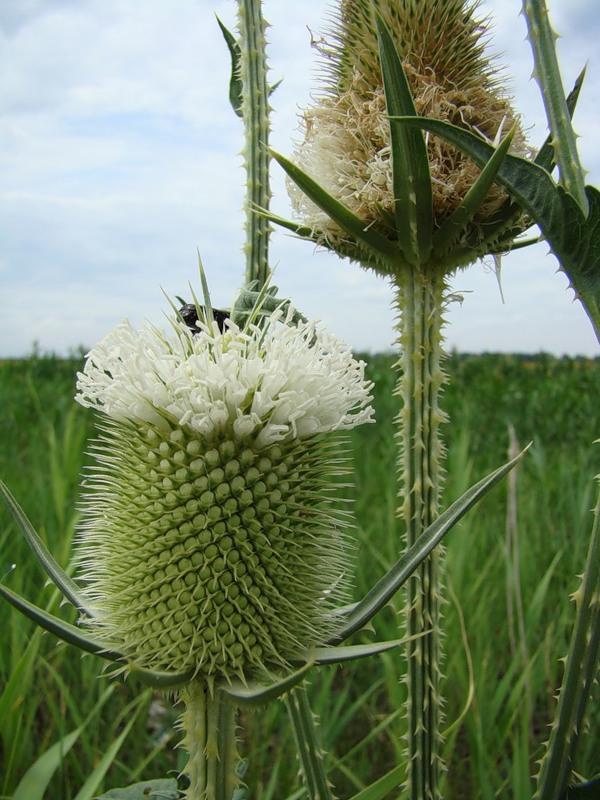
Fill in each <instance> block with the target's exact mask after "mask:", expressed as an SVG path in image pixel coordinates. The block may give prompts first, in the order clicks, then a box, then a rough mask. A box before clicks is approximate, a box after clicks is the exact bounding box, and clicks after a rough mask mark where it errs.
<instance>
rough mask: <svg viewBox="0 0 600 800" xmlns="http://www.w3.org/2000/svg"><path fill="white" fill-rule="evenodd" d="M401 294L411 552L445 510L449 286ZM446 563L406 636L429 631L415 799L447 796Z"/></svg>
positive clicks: (415, 720) (404, 480) (419, 684)
mask: <svg viewBox="0 0 600 800" xmlns="http://www.w3.org/2000/svg"><path fill="white" fill-rule="evenodd" d="M396 289H397V300H396V303H397V308H398V309H399V312H400V319H399V326H398V330H399V346H400V353H401V355H400V361H399V369H400V377H399V384H398V389H397V392H398V394H399V395H400V396H401V398H402V409H401V411H400V417H399V434H398V435H399V439H400V456H399V459H400V460H399V472H400V475H399V477H400V481H401V498H402V504H401V506H400V515H401V517H402V519H403V520H404V525H405V528H406V546H407V548H408V547H410V546H411V545H412V544H414V542H415V541H416V540H417V539H418V538H419V536H420V535H421V534H422V533H423V531H424V530H425V529H426V528H427V527H428V526H429V525H431V523H432V522H433V521H434V520H435V519H436V517H437V516H438V509H439V499H440V492H441V486H442V480H443V468H442V461H443V456H444V448H443V445H442V442H441V439H440V433H439V428H440V425H441V423H442V422H444V420H445V416H444V414H443V412H442V411H441V410H440V406H439V395H440V390H441V387H442V385H443V383H444V380H445V376H444V372H443V370H442V368H441V361H442V356H443V351H442V335H441V330H442V324H443V315H442V309H443V304H444V294H445V290H446V281H445V279H444V278H443V276H442V275H441V274H439V275H436V274H433V275H431V274H428V275H427V276H426V275H424V274H423V273H422V272H421V271H420V270H419V268H418V267H415V268H412V269H410V270H408V269H407V270H405V271H402V272H400V273H399V275H398V277H397V278H396ZM441 561H442V552H441V549H440V547H439V546H438V547H437V548H435V549H434V550H433V551H432V553H431V554H430V555H429V557H428V558H427V559H426V560H425V561H424V562H423V563H422V564H421V566H420V568H419V570H418V571H417V572H416V573H415V576H414V577H413V578H412V579H411V580H410V581H409V582H408V584H407V590H406V612H405V615H406V626H407V631H406V632H407V635H408V636H418V635H419V634H422V633H423V632H424V631H430V633H428V634H426V635H424V636H421V637H420V638H417V639H415V640H414V641H413V642H411V644H410V646H409V649H408V653H407V657H408V667H407V676H406V682H407V687H408V709H407V717H408V719H407V724H408V730H407V756H408V774H407V784H406V795H407V797H409V798H411V800H438V798H440V797H441V794H440V788H439V785H440V778H441V774H442V772H443V765H442V760H441V754H440V745H441V734H440V731H441V729H442V711H441V704H442V698H441V694H440V682H441V667H440V660H441V626H440V584H441Z"/></svg>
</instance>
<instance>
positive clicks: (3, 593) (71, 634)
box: [0, 583, 126, 661]
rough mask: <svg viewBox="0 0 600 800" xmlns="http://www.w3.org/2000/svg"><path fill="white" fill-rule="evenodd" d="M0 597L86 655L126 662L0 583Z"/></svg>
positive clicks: (121, 655)
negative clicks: (90, 654)
mask: <svg viewBox="0 0 600 800" xmlns="http://www.w3.org/2000/svg"><path fill="white" fill-rule="evenodd" d="M0 597H4V599H5V600H8V602H9V603H11V605H13V606H14V607H15V608H17V609H18V610H19V611H21V613H23V614H25V616H26V617H29V619H32V620H33V621H34V622H35V623H37V624H38V625H40V626H41V627H42V628H44V630H47V631H49V632H50V633H52V634H54V636H56V637H58V638H59V639H62V641H63V642H67V644H74V645H75V647H79V649H80V650H83V651H84V652H86V653H92V654H93V655H97V656H102V658H106V659H108V660H109V661H126V656H124V655H123V653H120V652H118V651H117V650H116V649H111V648H109V647H108V646H107V645H106V643H101V642H99V641H98V640H97V639H94V638H92V637H91V636H86V635H85V634H84V633H83V632H82V631H81V629H80V628H78V627H76V626H75V625H71V624H70V623H69V622H64V621H63V620H62V619H59V618H58V617H55V616H54V615H53V614H49V613H48V612H47V611H44V610H43V609H42V608H39V607H38V606H36V605H34V604H33V603H30V602H29V600H25V598H24V597H21V596H20V595H18V594H16V593H15V592H13V591H12V590H11V589H9V588H8V587H7V586H3V585H2V584H1V583H0Z"/></svg>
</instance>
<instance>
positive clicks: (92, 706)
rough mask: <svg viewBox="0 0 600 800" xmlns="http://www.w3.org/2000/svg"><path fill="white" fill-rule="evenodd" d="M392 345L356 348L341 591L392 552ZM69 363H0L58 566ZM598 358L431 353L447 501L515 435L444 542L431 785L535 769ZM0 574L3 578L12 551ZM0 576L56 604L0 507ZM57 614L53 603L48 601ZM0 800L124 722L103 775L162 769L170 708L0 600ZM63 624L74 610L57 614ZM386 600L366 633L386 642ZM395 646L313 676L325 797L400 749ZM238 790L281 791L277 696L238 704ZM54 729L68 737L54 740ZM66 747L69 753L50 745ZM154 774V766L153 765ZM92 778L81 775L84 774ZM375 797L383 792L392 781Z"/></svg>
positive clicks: (577, 553) (562, 626) (156, 773)
mask: <svg viewBox="0 0 600 800" xmlns="http://www.w3.org/2000/svg"><path fill="white" fill-rule="evenodd" d="M392 363H393V362H392V359H391V357H387V356H378V357H374V358H370V359H369V373H370V376H371V378H372V379H373V380H374V381H375V384H376V390H375V405H376V410H377V419H378V423H377V425H376V426H364V427H363V428H361V429H358V430H356V431H355V432H354V434H353V444H354V447H355V453H356V467H355V470H356V485H357V491H356V504H355V509H356V514H357V517H358V527H357V531H356V536H357V576H356V596H357V597H358V596H360V594H361V593H364V592H365V591H366V590H367V588H369V586H370V585H371V584H372V583H373V582H374V581H375V580H376V579H377V578H378V577H380V575H381V574H382V573H383V571H384V570H385V569H386V567H387V566H389V565H390V564H391V563H392V562H393V561H394V560H395V559H396V558H397V557H398V554H399V551H400V535H401V531H400V529H399V528H400V526H399V523H398V522H397V520H396V518H395V508H396V502H397V501H396V484H395V462H396V448H395V441H394V427H393V419H394V416H395V414H396V413H397V411H398V400H397V398H395V397H394V396H393V389H394V385H395V377H394V375H393V373H392V371H391V365H392ZM78 367H79V364H78V362H77V360H75V359H71V360H60V359H56V358H53V357H32V358H30V359H26V360H22V361H4V362H2V363H0V407H1V408H2V431H3V434H2V440H1V442H0V477H2V478H3V479H4V480H5V481H6V483H7V484H8V485H9V487H10V488H11V490H12V491H13V493H14V494H15V496H16V497H17V499H18V500H19V502H20V503H21V504H22V506H23V508H24V509H25V510H26V512H27V513H28V515H29V517H30V519H31V521H32V522H33V524H34V526H35V527H36V529H37V530H38V531H39V533H40V534H41V536H42V537H43V538H44V540H45V541H46V542H47V543H48V545H49V547H50V548H51V549H52V551H53V553H54V554H55V555H56V557H57V558H58V560H59V561H60V563H61V564H62V565H63V566H65V567H67V566H68V564H69V559H70V553H71V543H72V536H73V530H74V526H75V524H76V521H77V510H76V499H77V493H78V484H79V479H80V478H79V476H80V473H81V469H82V467H83V465H84V464H85V462H86V456H85V443H86V441H87V440H88V439H89V438H90V437H91V436H93V432H94V429H93V419H92V416H91V415H90V414H89V413H88V412H86V411H85V410H84V409H82V408H80V407H79V406H77V405H76V404H75V403H74V402H73V400H72V397H73V393H74V380H75V372H76V370H77V368H78ZM599 367H600V363H599V362H598V361H589V360H578V359H559V360H557V359H553V358H550V357H546V356H536V357H520V356H519V357H516V356H494V355H484V356H473V357H466V356H462V357H461V356H458V355H452V356H450V357H449V358H448V360H447V371H448V373H449V377H450V381H449V384H448V386H447V387H446V390H445V398H444V399H445V408H446V410H447V412H448V414H449V417H450V421H449V423H448V424H447V425H446V426H445V431H444V433H445V436H446V441H447V445H448V456H447V468H448V474H447V481H446V487H445V500H444V502H445V504H448V503H450V502H451V501H452V500H454V499H456V498H457V497H458V496H459V495H460V494H461V493H462V492H463V491H464V490H465V489H466V488H467V487H468V486H469V485H470V484H471V483H473V482H475V481H476V480H477V479H478V478H480V477H482V476H483V475H484V474H486V473H488V472H490V471H491V470H492V469H494V468H495V467H497V466H499V465H500V464H501V463H503V462H504V461H506V460H507V457H508V452H509V445H510V441H511V440H510V435H509V431H510V430H512V431H513V434H512V435H513V437H514V439H515V440H516V441H517V442H518V444H519V446H524V445H525V444H527V443H528V442H529V441H533V445H532V447H531V450H530V452H529V454H528V455H527V457H526V459H525V461H524V462H523V463H522V465H521V466H520V467H519V469H518V471H517V473H516V474H513V476H512V477H511V479H510V480H509V481H506V482H505V483H504V484H502V485H501V486H500V487H498V488H496V489H494V490H493V492H492V494H491V495H490V496H488V497H486V498H485V499H484V500H483V501H482V503H481V504H480V505H479V506H478V507H477V509H475V510H474V511H473V512H471V513H470V515H468V516H467V517H466V518H465V519H464V520H463V522H462V523H461V524H460V526H459V527H457V529H455V530H454V531H452V532H451V533H450V534H449V536H448V537H447V540H446V541H447V559H446V562H447V570H446V583H447V585H448V587H449V589H451V592H448V596H449V602H448V604H447V605H446V607H445V634H446V636H445V647H446V659H445V673H446V675H447V680H446V686H445V694H446V697H447V705H446V720H447V726H448V735H447V739H446V743H447V744H446V758H447V761H448V764H449V771H448V777H447V787H446V790H445V795H444V796H445V797H446V798H447V799H448V800H452V799H453V798H456V799H457V800H458V798H484V799H485V798H495V797H500V798H503V797H517V798H527V797H528V796H530V794H531V781H530V777H531V774H532V773H533V772H534V771H535V765H534V762H535V760H536V759H537V758H539V756H540V754H541V746H542V742H543V740H544V738H545V736H546V731H547V725H548V722H549V720H550V719H551V717H552V714H553V709H554V700H553V695H554V693H555V691H556V688H557V686H558V685H559V682H560V675H561V665H560V662H559V658H561V657H562V656H563V655H565V653H566V650H567V643H568V637H569V632H570V627H571V624H572V620H573V614H574V609H573V604H572V603H570V602H569V595H570V593H572V592H573V591H574V590H575V589H576V588H577V586H578V581H577V578H576V575H577V574H578V573H580V572H581V570H582V567H583V563H584V559H585V553H586V549H587V543H588V537H589V531H590V528H591V521H592V518H591V513H590V509H591V508H592V506H593V503H594V483H593V476H594V475H595V474H596V473H598V472H599V471H600V470H599V468H598V467H599V459H598V452H597V447H595V446H594V445H593V442H594V440H595V439H596V438H597V437H598V412H597V406H598V401H597V398H598V396H599V395H600V369H599ZM13 563H14V564H16V565H17V566H16V569H15V570H14V571H12V572H11V573H10V574H8V573H9V569H10V565H11V564H13ZM0 575H2V576H3V579H4V580H5V581H6V583H7V585H9V586H10V587H11V588H13V589H15V590H16V591H19V592H21V593H22V594H24V595H25V596H27V597H28V598H29V599H31V600H33V601H35V602H37V603H38V604H40V605H43V606H44V607H47V608H51V609H53V610H54V611H55V612H56V611H58V598H57V597H56V592H55V591H54V590H53V589H52V588H51V587H46V586H45V579H44V576H43V575H42V574H41V571H40V569H39V568H38V566H37V565H36V564H35V563H33V562H32V559H31V557H30V555H29V553H28V550H27V547H26V546H25V544H24V542H23V541H22V540H21V537H20V534H19V532H18V531H17V529H16V527H15V526H14V525H13V523H12V522H11V520H10V518H9V515H8V513H7V512H6V511H4V510H0ZM61 613H62V614H69V611H68V610H67V607H63V608H62V610H61ZM0 615H1V616H0V621H1V625H0V798H9V797H11V796H12V795H13V793H14V792H15V790H16V787H17V786H18V784H19V782H20V781H21V779H22V778H23V776H24V774H25V773H26V771H27V769H28V767H30V766H31V764H32V763H33V762H35V761H36V759H38V758H39V757H40V756H41V755H42V754H44V753H46V752H47V751H48V750H49V749H50V748H51V747H52V745H54V744H55V743H57V742H59V741H60V740H61V739H63V740H64V741H67V737H68V736H69V734H71V733H72V732H73V731H75V730H77V729H80V731H79V733H78V735H77V737H76V738H74V741H73V744H72V747H71V749H70V750H69V751H68V752H67V753H65V755H64V758H62V757H61V758H58V760H57V768H56V771H55V772H54V773H53V776H52V777H51V778H50V782H49V785H48V790H47V792H46V794H44V795H43V796H44V797H46V798H50V800H54V798H56V800H70V799H71V798H75V797H76V795H77V793H78V792H79V790H80V789H81V787H82V786H83V785H84V783H85V781H86V779H87V778H88V776H89V775H90V774H91V773H92V772H93V771H94V770H95V769H97V768H99V765H100V763H101V759H102V757H103V756H104V755H105V754H106V753H108V752H109V748H110V746H111V744H113V743H116V744H115V749H116V746H117V745H118V738H119V736H120V734H121V733H122V732H123V731H124V729H125V727H126V726H127V724H128V722H129V721H130V720H131V719H132V718H135V719H134V720H133V727H132V730H131V733H130V734H129V735H128V736H127V738H126V740H125V742H124V744H123V745H122V747H120V749H119V750H118V752H117V753H116V755H114V757H112V758H111V766H110V768H109V770H108V773H107V775H106V777H105V778H104V779H103V782H102V778H101V776H100V777H99V778H98V782H99V786H98V791H100V789H101V788H102V786H104V787H105V788H110V787H114V786H120V785H126V784H129V783H133V782H135V781H137V780H142V779H145V778H150V777H162V776H167V774H169V771H173V770H175V771H176V770H177V767H178V764H177V758H178V754H177V753H173V750H172V747H173V744H174V743H175V742H176V741H177V734H176V733H175V732H174V730H173V721H174V719H175V716H176V714H175V713H174V712H173V711H172V710H170V709H169V707H168V704H165V703H163V702H162V701H161V700H160V698H158V697H156V696H154V695H152V693H151V692H149V691H146V692H145V693H144V695H143V697H142V700H141V705H140V707H139V708H137V707H136V708H133V707H130V706H129V704H131V703H133V702H134V700H135V699H136V697H137V696H138V694H139V692H140V689H139V686H137V685H136V684H135V683H134V681H132V680H128V681H126V682H122V681H120V680H119V681H115V682H112V685H113V686H114V688H113V690H112V691H111V692H110V693H109V696H106V690H107V687H108V686H109V685H111V682H110V681H109V680H108V679H107V678H106V676H103V674H102V669H101V665H100V664H99V663H98V662H97V661H96V660H95V659H92V658H89V657H87V658H83V659H82V658H81V657H80V655H79V653H78V652H75V651H74V650H73V649H71V648H68V647H66V646H64V645H60V644H57V643H56V641H54V640H52V638H51V637H50V636H47V635H44V636H40V635H39V633H35V632H34V627H33V625H32V624H30V623H29V622H28V621H27V620H25V619H24V618H22V617H21V616H20V615H19V614H18V613H17V612H14V611H13V610H12V609H11V608H9V607H8V606H7V605H2V606H0ZM69 618H70V619H71V620H73V619H74V614H70V617H69ZM397 625H398V620H397V618H396V617H395V615H394V612H393V611H392V610H391V609H386V610H385V611H384V612H382V614H381V615H380V618H378V619H377V620H376V624H375V634H370V633H369V634H363V637H364V638H365V639H369V638H373V636H376V637H378V638H396V637H397ZM402 669H403V658H402V653H401V651H399V652H396V653H388V654H385V655H384V656H382V657H380V658H374V659H370V660H369V661H363V662H358V663H357V664H354V665H351V666H348V667H344V668H340V669H332V668H328V669H324V670H322V671H320V672H319V673H318V674H316V676H315V680H314V681H313V683H312V686H311V697H312V699H313V704H314V707H315V709H316V710H317V713H318V714H319V717H320V732H321V736H322V740H323V746H324V748H325V750H326V751H327V753H328V755H327V759H328V763H329V765H330V767H331V771H332V778H333V781H334V783H335V785H336V787H337V791H338V794H339V796H340V797H341V798H348V797H350V796H352V795H353V794H355V793H357V792H358V791H359V790H360V789H361V788H362V787H364V786H365V785H366V784H367V783H369V782H371V781H372V780H374V779H376V778H379V777H381V776H383V775H384V774H386V772H388V771H389V770H391V769H392V768H393V767H394V765H395V764H396V763H398V761H399V759H400V758H401V753H402V742H401V735H402V719H401V716H402V715H401V714H399V713H398V709H401V707H402V704H403V703H404V702H405V690H404V688H403V686H402V684H401V682H400V681H399V680H398V678H399V673H400V672H401V671H402ZM592 716H593V718H592V720H591V725H590V728H589V733H588V734H587V735H586V737H585V738H584V741H583V746H582V748H581V752H580V753H579V756H578V762H577V769H578V771H579V772H580V773H581V774H582V775H584V776H587V777H591V776H592V775H593V774H594V773H595V772H597V771H598V769H599V765H598V761H597V753H598V752H599V751H600V741H599V740H600V734H599V733H598V731H599V730H600V710H599V709H598V704H596V709H595V710H594V712H593V715H592ZM243 722H244V726H245V727H246V728H247V731H248V736H247V744H245V745H244V748H245V751H246V754H247V756H248V758H249V763H250V769H249V774H248V781H249V785H250V788H251V796H252V798H253V800H269V798H271V799H272V800H281V798H283V797H287V796H289V795H291V794H292V793H293V791H294V787H295V786H296V778H295V776H296V771H297V767H296V763H295V759H294V756H293V739H292V736H291V733H290V731H289V729H288V726H287V723H286V719H285V717H284V715H283V714H282V712H281V708H280V707H279V706H275V707H274V708H269V709H266V710H264V711H260V712H252V713H244V715H243ZM68 741H69V742H70V741H71V740H70V739H69V740H68ZM65 749H67V748H65ZM171 774H172V773H171ZM98 775H99V773H98ZM389 796H390V798H392V797H395V796H397V793H396V792H393V793H391V794H390V795H389Z"/></svg>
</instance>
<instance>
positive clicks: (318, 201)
mask: <svg viewBox="0 0 600 800" xmlns="http://www.w3.org/2000/svg"><path fill="white" fill-rule="evenodd" d="M271 155H272V156H273V158H274V159H275V160H276V161H277V163H278V164H279V165H280V166H281V167H283V169H284V170H285V171H286V172H287V174H288V175H289V176H290V178H291V179H292V180H293V181H294V183H295V184H296V185H297V186H298V187H299V188H300V189H301V190H302V191H303V192H304V194H305V195H306V196H307V197H308V198H309V199H310V200H312V201H313V203H315V205H317V206H319V208H320V209H321V210H322V211H324V212H325V213H326V214H327V216H328V217H330V219H332V220H333V222H335V223H336V224H337V225H339V226H340V228H342V230H344V231H346V232H347V233H348V234H350V236H352V237H354V239H356V240H357V241H358V242H360V243H361V244H363V245H364V246H366V247H367V248H368V249H369V250H374V251H376V253H377V254H378V255H379V257H382V258H383V259H384V260H392V261H393V262H395V261H397V260H398V255H399V253H398V250H397V248H396V246H395V245H394V244H393V243H392V242H390V241H389V240H388V239H386V238H385V236H382V235H381V234H380V233H377V231H373V230H371V229H370V228H368V227H366V226H365V223H364V222H363V220H361V219H360V217H357V216H356V215H355V214H353V213H352V211H350V210H349V209H348V208H346V206H345V205H343V203H340V202H339V200H336V199H335V197H332V196H331V195H330V194H328V192H326V191H325V189H323V188H322V187H321V186H319V184H318V183H317V182H316V181H314V180H313V179H312V178H311V177H309V176H308V175H307V174H306V173H305V172H304V171H303V170H301V169H300V167H297V166H296V165H295V164H292V162H291V161H288V159H287V158H285V156H282V155H280V154H279V153H276V152H275V151H273V150H271Z"/></svg>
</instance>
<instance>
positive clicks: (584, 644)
mask: <svg viewBox="0 0 600 800" xmlns="http://www.w3.org/2000/svg"><path fill="white" fill-rule="evenodd" d="M574 599H575V602H576V604H577V616H576V618H575V626H574V629H573V634H572V636H571V642H570V646H569V654H568V656H567V659H566V664H565V674H564V677H563V683H562V687H561V690H560V694H559V697H558V706H557V709H556V715H555V718H554V722H553V724H552V730H551V732H550V738H549V740H548V744H547V750H546V752H545V754H544V757H543V758H542V762H541V766H540V772H539V774H538V777H537V791H536V794H535V798H536V800H558V798H560V797H563V793H564V791H565V789H566V788H567V785H568V783H569V778H570V776H571V770H572V766H573V759H574V756H575V750H576V747H577V743H578V740H579V736H580V735H581V734H582V732H583V726H584V717H585V708H586V705H587V702H588V700H589V697H590V695H591V691H592V688H593V683H594V680H595V679H596V676H597V672H598V663H599V656H600V498H599V499H598V502H597V504H596V509H595V511H594V525H593V528H592V538H591V541H590V546H589V549H588V556H587V563H586V568H585V572H584V575H583V580H582V583H581V586H580V588H579V589H578V591H577V592H575V595H574Z"/></svg>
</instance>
